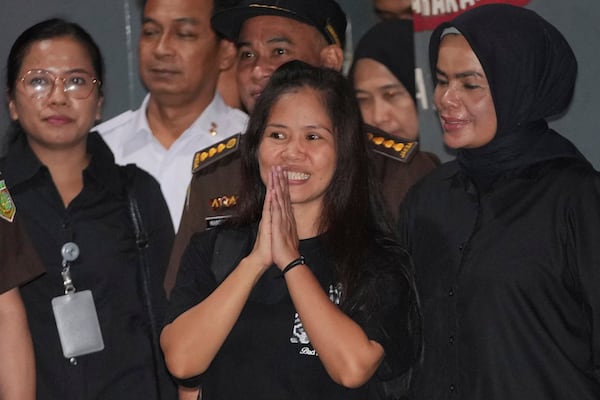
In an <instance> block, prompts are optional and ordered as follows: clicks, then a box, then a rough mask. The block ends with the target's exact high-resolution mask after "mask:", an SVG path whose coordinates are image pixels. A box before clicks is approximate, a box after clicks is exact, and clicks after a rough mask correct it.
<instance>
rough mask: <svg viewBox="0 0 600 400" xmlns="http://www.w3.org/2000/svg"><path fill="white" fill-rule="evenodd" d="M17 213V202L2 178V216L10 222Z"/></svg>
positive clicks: (0, 208) (0, 196)
mask: <svg viewBox="0 0 600 400" xmlns="http://www.w3.org/2000/svg"><path fill="white" fill-rule="evenodd" d="M16 213H17V209H16V208H15V203H14V202H13V200H12V197H10V193H9V192H8V188H7V187H6V183H5V182H4V179H2V180H0V217H2V218H3V219H5V220H7V221H8V222H13V220H14V219H15V214H16Z"/></svg>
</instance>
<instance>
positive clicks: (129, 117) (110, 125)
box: [93, 110, 137, 136]
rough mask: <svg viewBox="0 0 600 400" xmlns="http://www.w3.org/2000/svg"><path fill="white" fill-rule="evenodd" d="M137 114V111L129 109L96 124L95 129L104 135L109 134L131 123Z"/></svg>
mask: <svg viewBox="0 0 600 400" xmlns="http://www.w3.org/2000/svg"><path fill="white" fill-rule="evenodd" d="M136 114H137V111H132V110H127V111H125V112H124V113H121V114H119V115H117V116H115V117H113V118H111V119H109V120H107V121H104V122H102V123H100V124H98V125H96V126H95V127H94V128H93V129H94V130H95V131H96V132H98V133H99V134H100V135H102V136H105V135H108V134H110V133H111V132H114V131H116V130H119V129H122V128H123V127H125V126H126V125H128V124H130V123H131V122H132V121H133V120H134V118H135V116H136Z"/></svg>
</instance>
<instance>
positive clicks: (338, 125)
mask: <svg viewBox="0 0 600 400" xmlns="http://www.w3.org/2000/svg"><path fill="white" fill-rule="evenodd" d="M304 87H307V88H311V89H313V90H315V91H316V92H317V93H319V94H320V95H321V100H322V103H323V105H324V107H325V108H326V112H327V114H328V116H329V118H330V119H331V122H332V125H333V128H334V129H333V130H334V137H335V144H336V153H337V165H336V168H335V173H334V176H333V178H332V180H331V183H330V184H329V187H328V188H327V191H326V193H325V196H324V200H323V203H324V209H323V214H322V215H321V218H320V221H319V233H320V234H323V235H324V239H325V242H326V246H327V248H328V250H329V251H330V252H331V254H332V255H333V257H334V260H335V264H336V269H337V271H336V272H337V276H338V278H339V279H340V282H341V283H342V284H343V285H344V288H345V291H346V293H349V292H350V291H352V290H353V289H354V288H355V287H356V285H357V281H358V278H359V275H360V272H361V268H362V267H363V266H364V263H363V261H364V255H365V253H366V251H367V248H368V245H369V243H372V242H373V239H377V238H380V237H388V238H389V237H391V230H390V229H389V227H388V226H387V224H386V223H385V222H384V219H383V218H382V217H381V216H380V212H379V211H380V210H381V209H382V207H381V206H380V204H381V201H380V199H379V195H378V193H379V191H378V190H376V187H375V184H374V180H373V179H372V177H371V171H370V168H371V163H370V161H369V155H370V151H369V150H368V144H367V137H366V135H365V134H364V133H363V131H362V119H361V117H360V109H359V108H358V104H357V102H356V99H355V96H354V94H353V91H352V88H351V85H350V83H349V82H348V81H347V80H346V78H345V77H344V76H343V75H342V74H340V73H339V72H337V71H334V70H332V69H328V68H318V67H313V66H310V65H308V64H306V63H304V62H302V61H291V62H289V63H286V64H284V65H282V66H281V67H280V68H279V69H278V70H277V71H276V72H275V73H274V74H273V76H272V77H271V79H270V81H269V84H268V85H267V87H266V88H265V90H264V91H263V93H262V94H261V96H260V98H259V100H258V101H257V103H256V107H255V109H254V112H253V113H252V115H251V116H250V121H249V122H248V128H247V131H246V134H245V135H244V136H245V137H244V142H243V145H244V148H243V150H242V160H243V161H242V164H243V172H242V177H243V184H242V190H241V195H240V198H241V199H242V200H241V204H240V212H239V214H238V223H239V224H249V223H254V222H256V221H258V220H260V218H261V212H262V204H263V202H264V198H265V193H266V188H265V186H264V184H263V182H262V180H261V177H260V172H259V165H258V159H257V151H258V147H259V146H260V143H261V139H262V135H263V131H264V129H265V126H266V124H267V120H268V118H269V115H270V111H271V109H272V107H273V106H274V104H275V103H276V102H277V101H278V100H279V98H280V97H281V96H282V95H283V94H286V93H289V92H291V91H295V90H297V89H299V88H304Z"/></svg>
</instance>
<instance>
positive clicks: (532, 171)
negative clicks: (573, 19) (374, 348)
mask: <svg viewBox="0 0 600 400" xmlns="http://www.w3.org/2000/svg"><path fill="white" fill-rule="evenodd" d="M430 61H431V68H432V72H433V75H434V81H435V82H434V83H435V94H434V101H435V104H436V107H437V109H438V112H439V115H440V120H441V123H442V126H443V130H444V141H445V143H446V144H447V145H448V146H450V147H453V148H456V149H457V150H458V153H457V160H456V161H453V162H450V163H447V164H444V165H442V166H441V167H440V168H439V169H438V170H437V171H436V172H434V173H432V174H431V175H430V176H429V177H427V178H425V179H424V180H423V181H421V182H420V183H419V184H417V185H416V186H415V187H414V189H413V190H412V191H411V192H410V193H409V195H408V197H407V199H406V201H405V203H404V205H403V209H402V212H401V220H400V225H399V227H400V232H401V235H402V238H403V242H404V244H405V246H406V247H407V249H408V250H409V251H410V252H411V253H412V255H413V257H414V262H415V268H416V275H417V284H418V289H419V291H420V295H421V301H422V310H423V317H424V333H425V356H424V362H423V366H422V371H421V372H420V373H419V375H418V376H417V384H416V388H415V390H416V398H417V399H427V400H435V399H441V398H459V399H461V400H471V399H473V400H475V399H486V400H496V399H502V400H505V399H511V400H514V399H517V400H519V399H523V400H525V399H527V400H537V399H539V400H542V399H543V400H547V399H560V400H569V399H573V400H575V399H577V400H582V399H598V398H600V289H599V288H600V246H599V245H598V244H599V243H600V177H599V176H598V174H597V172H596V171H595V170H594V169H593V168H592V166H591V165H590V164H589V163H588V162H587V161H586V160H585V159H584V157H583V156H582V155H581V154H580V153H579V152H578V151H577V149H576V148H575V147H574V146H573V145H572V144H571V143H570V142H569V141H568V140H567V139H565V138H564V137H562V136H561V135H559V134H558V133H556V132H555V131H553V130H552V129H550V128H549V127H548V125H547V123H546V118H549V117H551V116H555V115H558V114H560V113H563V112H564V111H565V110H566V109H567V107H568V105H569V103H570V101H571V98H572V95H573V90H574V85H575V79H576V75H577V63H576V60H575V56H574V54H573V52H572V50H571V48H570V47H569V45H568V43H567V42H566V40H565V38H564V37H563V36H562V35H561V34H560V32H559V31H558V30H557V29H556V28H555V27H554V26H552V25H551V24H549V23H548V22H547V21H545V20H543V19H542V18H541V17H540V16H538V15H537V14H536V13H534V12H533V11H531V10H527V9H524V8H519V7H515V6H509V5H504V4H494V5H487V6H481V7H478V8H475V9H473V10H471V11H469V12H466V13H464V14H462V15H461V16H459V17H457V18H455V19H454V20H453V21H451V22H449V23H444V24H442V25H441V26H439V27H438V28H437V29H436V30H435V31H434V32H433V34H432V37H431V41H430Z"/></svg>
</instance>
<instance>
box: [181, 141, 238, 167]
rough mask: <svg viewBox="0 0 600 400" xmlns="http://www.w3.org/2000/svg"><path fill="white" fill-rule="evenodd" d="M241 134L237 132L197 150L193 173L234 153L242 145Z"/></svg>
mask: <svg viewBox="0 0 600 400" xmlns="http://www.w3.org/2000/svg"><path fill="white" fill-rule="evenodd" d="M241 136H242V134H241V133H236V134H235V135H233V136H230V137H228V138H227V139H225V140H222V141H220V142H219V143H215V144H213V145H210V146H209V147H207V148H205V149H202V150H200V151H198V152H196V154H194V162H193V163H192V174H195V173H196V172H198V171H200V170H201V169H203V168H206V167H207V166H209V165H210V164H212V163H214V162H215V161H218V160H220V159H222V158H223V157H225V156H227V155H228V154H231V153H234V152H235V151H236V150H237V149H238V148H239V146H240V138H241Z"/></svg>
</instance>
